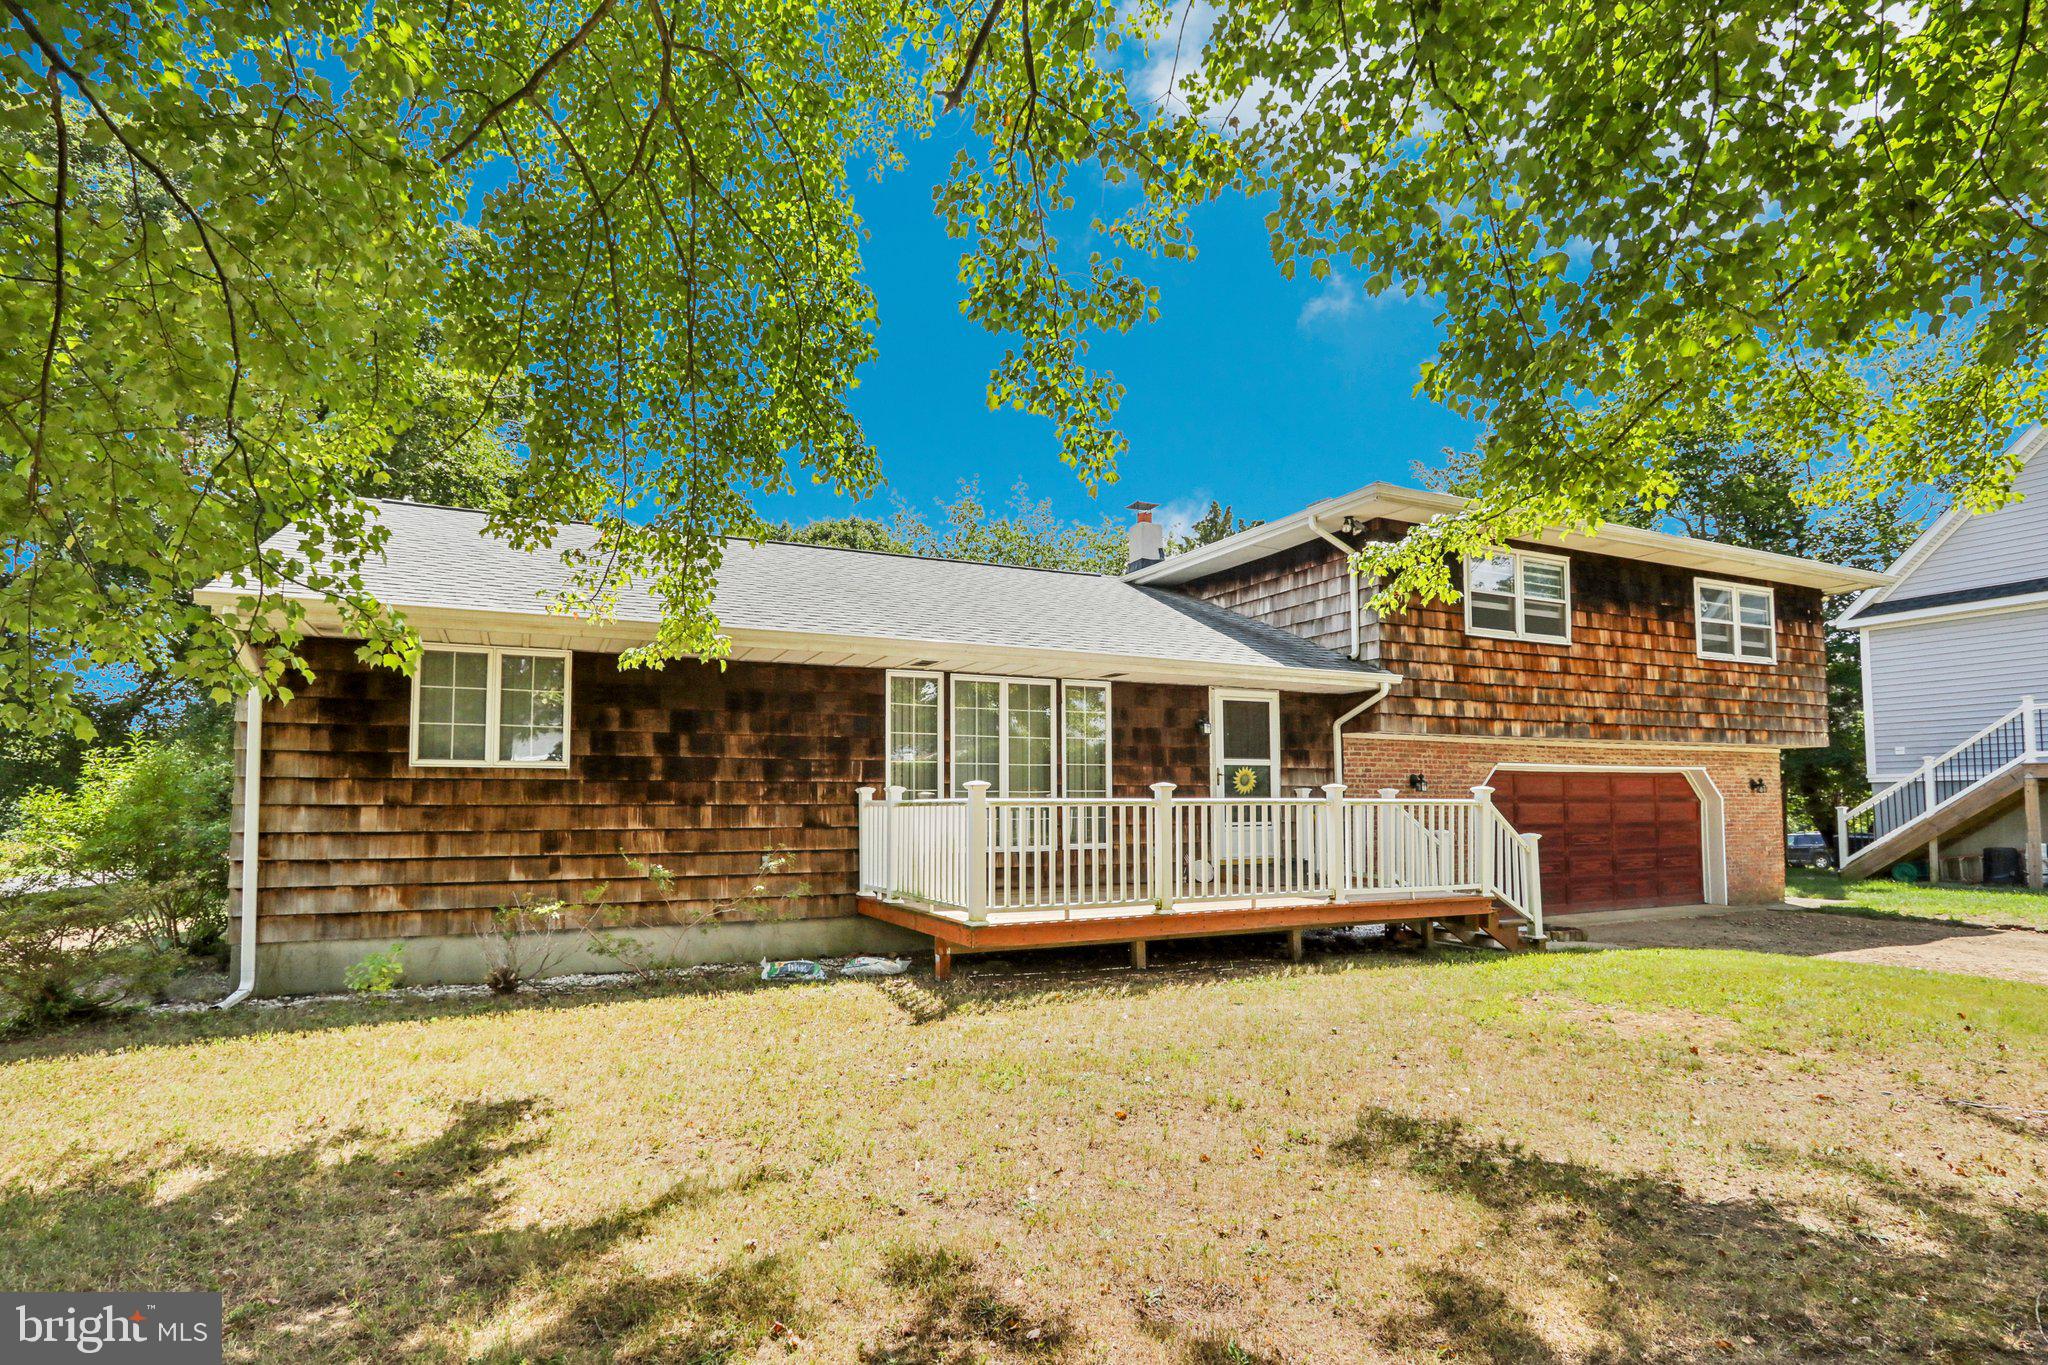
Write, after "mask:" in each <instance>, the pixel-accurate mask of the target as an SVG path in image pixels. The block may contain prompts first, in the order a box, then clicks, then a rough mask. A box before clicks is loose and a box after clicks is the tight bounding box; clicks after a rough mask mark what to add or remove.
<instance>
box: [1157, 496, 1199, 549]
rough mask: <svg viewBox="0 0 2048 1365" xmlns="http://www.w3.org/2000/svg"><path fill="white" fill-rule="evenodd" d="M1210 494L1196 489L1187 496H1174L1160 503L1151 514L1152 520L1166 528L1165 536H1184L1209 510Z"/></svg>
mask: <svg viewBox="0 0 2048 1365" xmlns="http://www.w3.org/2000/svg"><path fill="white" fill-rule="evenodd" d="M1209 502H1210V496H1209V494H1208V493H1207V492H1206V491H1197V492H1195V493H1193V494H1190V495H1189V496H1187V497H1181V498H1175V499H1174V500H1173V501H1171V502H1167V503H1161V504H1160V506H1159V510H1158V511H1156V512H1154V513H1153V514H1152V520H1154V521H1156V522H1158V523H1159V524H1160V525H1161V526H1163V527H1165V528H1166V538H1167V539H1168V540H1172V539H1173V538H1174V537H1175V536H1184V535H1186V534H1187V533H1188V532H1189V531H1192V530H1193V529H1194V528H1195V523H1196V522H1198V521H1200V520H1201V519H1202V517H1203V516H1204V515H1205V514H1206V513H1207V512H1208V510H1209Z"/></svg>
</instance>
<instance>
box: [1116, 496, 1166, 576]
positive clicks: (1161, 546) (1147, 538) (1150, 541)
mask: <svg viewBox="0 0 2048 1365" xmlns="http://www.w3.org/2000/svg"><path fill="white" fill-rule="evenodd" d="M1158 507H1159V504H1158V503H1156V502H1134V503H1132V504H1131V506H1130V510H1131V511H1132V512H1135V513H1137V516H1138V519H1137V520H1136V521H1134V522H1132V523H1131V562H1130V563H1129V564H1128V565H1126V566H1125V567H1124V572H1125V573H1129V572H1130V571H1131V570H1132V569H1142V568H1144V567H1145V566H1146V565H1147V564H1157V563H1158V562H1159V561H1160V560H1162V559H1164V558H1166V528H1165V527H1164V526H1161V525H1160V524H1159V523H1158V522H1156V521H1154V520H1152V513H1153V512H1155V511H1156V510H1158Z"/></svg>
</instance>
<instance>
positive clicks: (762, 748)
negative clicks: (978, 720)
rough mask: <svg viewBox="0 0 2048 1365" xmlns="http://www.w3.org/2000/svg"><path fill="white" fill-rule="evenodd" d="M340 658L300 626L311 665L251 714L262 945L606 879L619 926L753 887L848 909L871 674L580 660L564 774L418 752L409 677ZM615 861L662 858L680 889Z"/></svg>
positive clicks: (434, 930)
mask: <svg viewBox="0 0 2048 1365" xmlns="http://www.w3.org/2000/svg"><path fill="white" fill-rule="evenodd" d="M353 651H354V645H353V644H352V643H350V642H346V641H339V640H315V641H309V642H308V649H307V654H308V658H309V660H310V661H311V663H312V664H313V668H314V671H315V676H314V678H313V680H312V681H311V682H310V683H309V684H307V685H306V686H304V687H302V688H300V689H299V690H298V691H297V692H296V694H295V695H294V696H293V698H292V700H291V701H290V702H287V703H283V704H277V703H272V704H270V705H268V706H266V707H265V708H264V717H263V773H264V777H263V812H262V821H261V828H262V857H263V873H262V897H261V901H262V909H261V919H260V927H261V935H260V936H261V939H262V941H264V942H287V941H295V940H304V939H324V938H379V937H383V938H401V937H404V938H410V937H418V936H425V935H439V934H464V933H469V932H472V931H474V930H476V929H478V928H480V927H482V926H483V925H484V924H485V923H486V922H487V919H488V916H489V914H490V912H491V911H492V910H493V909H495V908H497V907H500V906H509V905H516V904H518V903H519V902H520V901H521V900H522V898H527V899H533V900H551V899H557V898H559V899H568V900H572V901H573V900H574V899H575V898H576V897H578V896H579V895H582V894H584V893H586V892H588V891H591V890H593V889H595V888H596V887H598V886H600V885H602V886H605V887H606V888H607V890H606V893H605V896H604V901H605V903H606V904H607V905H608V906H612V907H616V908H617V914H616V915H615V916H614V918H615V919H616V920H617V922H619V923H623V924H662V923H669V922H675V921H678V920H680V921H684V922H689V921H692V920H695V919H698V918H701V917H702V916H703V915H705V914H707V913H709V912H712V911H714V910H716V909H718V908H719V907H721V906H725V907H731V906H733V904H734V903H735V902H740V901H746V900H751V899H754V898H756V896H757V893H756V892H755V891H754V888H755V887H757V886H760V887H764V888H765V892H766V895H767V896H768V897H769V898H771V899H773V900H774V901H775V904H776V914H777V915H778V917H782V916H788V915H790V914H791V913H794V914H795V915H797V916H803V917H814V916H828V915H844V914H851V913H853V894H852V893H853V888H854V874H855V863H854V859H855V853H854V848H855V842H854V836H855V796H854V789H855V788H856V787H858V786H861V785H863V784H877V785H879V784H880V782H881V781H882V744H883V721H882V683H881V675H880V674H879V673H878V672H875V671H872V670H865V669H863V670H855V669H834V668H816V667H803V666H798V665H788V664H760V663H735V664H731V665H729V666H728V667H726V668H725V669H723V670H720V669H718V668H716V667H708V666H704V665H699V664H689V663H685V664H675V665H672V666H670V667H669V668H667V669H663V670H653V669H623V670H622V669H620V668H619V667H618V666H617V662H616V659H615V657H614V656H611V655H604V654H588V653H578V654H576V655H575V656H574V672H573V678H574V681H573V690H572V701H571V706H570V717H569V723H570V729H569V736H570V739H569V752H570V764H569V768H568V770H567V771H561V770H551V771H537V770H518V769H506V768H490V767H413V766H412V765H411V764H410V763H409V761H408V758H407V737H408V723H409V717H410V709H411V683H410V681H409V680H408V679H407V678H405V677H403V676H401V675H400V674H398V673H395V672H392V671H391V670H389V669H383V668H373V667H370V666H367V665H365V664H362V663H360V662H358V661H357V660H356V659H355V658H354V657H353ZM238 771H239V766H238ZM628 858H640V859H646V860H651V861H653V862H656V863H659V864H661V865H662V866H664V867H666V868H668V869H669V870H670V871H671V872H673V873H674V874H675V879H676V880H675V887H674V894H675V904H673V905H671V904H669V903H668V902H666V901H665V900H664V899H663V898H662V897H661V896H660V895H659V894H658V893H657V890H656V888H655V887H654V886H653V885H651V884H650V883H649V881H648V880H647V879H646V878H645V877H642V876H639V875H637V874H635V873H634V871H633V870H632V868H630V867H629V866H628V865H627V859H628ZM769 859H774V860H776V861H777V862H779V863H780V864H782V865H781V866H779V867H778V868H777V869H776V870H773V871H764V860H769ZM784 897H787V898H790V899H788V900H787V902H786V903H785V902H783V901H782V900H780V899H779V898H784ZM727 917H731V918H738V919H747V918H754V917H755V916H753V915H751V914H749V913H747V912H746V911H745V909H744V908H741V909H738V910H737V911H734V910H728V911H727Z"/></svg>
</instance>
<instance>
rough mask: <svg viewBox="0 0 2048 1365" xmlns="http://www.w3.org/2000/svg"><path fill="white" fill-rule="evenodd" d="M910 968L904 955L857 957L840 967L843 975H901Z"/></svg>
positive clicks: (908, 960) (840, 972) (908, 961)
mask: <svg viewBox="0 0 2048 1365" xmlns="http://www.w3.org/2000/svg"><path fill="white" fill-rule="evenodd" d="M909 970H910V959H909V958H904V957H857V958H854V959H853V960H852V961H850V962H848V963H847V964H846V965H845V966H843V967H841V968H840V969H839V974H840V975H841V976H901V975H903V973H905V972H907V971H909Z"/></svg>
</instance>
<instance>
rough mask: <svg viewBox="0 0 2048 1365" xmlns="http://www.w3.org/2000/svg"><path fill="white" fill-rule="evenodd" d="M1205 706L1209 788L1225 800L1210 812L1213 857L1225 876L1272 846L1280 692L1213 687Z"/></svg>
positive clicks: (1268, 855)
mask: <svg viewBox="0 0 2048 1365" xmlns="http://www.w3.org/2000/svg"><path fill="white" fill-rule="evenodd" d="M1210 707H1211V715H1210V718H1209V747H1210V752H1211V760H1212V761H1211V764H1210V766H1211V769H1212V772H1211V775H1210V788H1209V789H1210V791H1211V792H1213V793H1214V794H1215V795H1217V796H1220V797H1223V798H1225V800H1226V801H1228V802H1229V803H1230V804H1227V805H1224V806H1221V807H1218V808H1217V809H1216V812H1215V824H1214V832H1213V835H1212V838H1213V841H1214V842H1213V847H1214V851H1215V859H1214V862H1215V863H1216V864H1217V868H1216V871H1217V872H1218V873H1221V874H1223V875H1225V876H1228V875H1229V874H1230V873H1231V872H1233V871H1235V872H1238V873H1242V872H1244V871H1246V870H1248V869H1247V868H1246V864H1248V863H1250V862H1251V861H1253V860H1263V859H1270V858H1271V857H1272V856H1273V855H1274V853H1275V852H1277V850H1278V845H1277V842H1276V830H1275V828H1274V818H1275V817H1274V809H1273V806H1272V805H1271V804H1270V803H1271V801H1272V799H1273V798H1274V797H1275V796H1277V795H1279V792H1280V698H1279V696H1278V695H1277V694H1275V693H1272V692H1235V691H1227V690H1224V689H1221V688H1219V689H1217V690H1216V691H1215V692H1214V693H1213V694H1212V696H1211V699H1210ZM1232 865H1234V866H1232Z"/></svg>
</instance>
